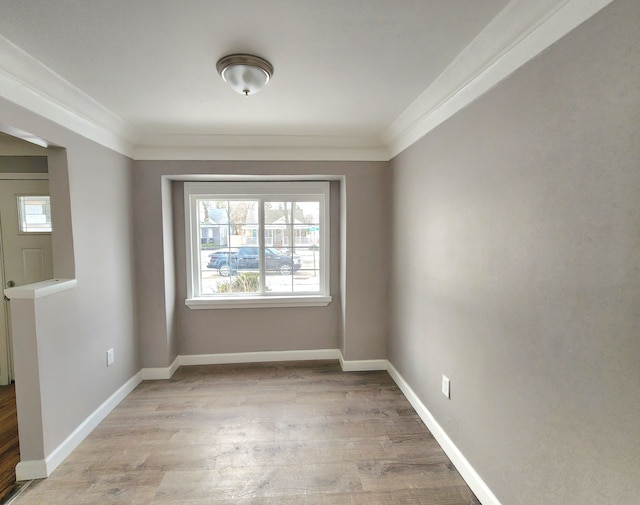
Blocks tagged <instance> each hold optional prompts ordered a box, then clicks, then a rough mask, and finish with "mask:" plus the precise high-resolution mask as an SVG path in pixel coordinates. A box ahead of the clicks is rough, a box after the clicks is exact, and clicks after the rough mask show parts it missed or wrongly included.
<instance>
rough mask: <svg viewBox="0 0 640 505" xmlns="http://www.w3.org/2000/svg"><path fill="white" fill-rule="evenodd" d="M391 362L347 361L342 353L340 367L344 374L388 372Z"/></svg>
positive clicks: (381, 360)
mask: <svg viewBox="0 0 640 505" xmlns="http://www.w3.org/2000/svg"><path fill="white" fill-rule="evenodd" d="M388 364H389V362H388V361H387V360H386V359H363V360H351V361H347V360H345V359H344V357H343V356H342V353H340V367H341V368H342V371H343V372H370V371H375V370H386V369H387V365H388Z"/></svg>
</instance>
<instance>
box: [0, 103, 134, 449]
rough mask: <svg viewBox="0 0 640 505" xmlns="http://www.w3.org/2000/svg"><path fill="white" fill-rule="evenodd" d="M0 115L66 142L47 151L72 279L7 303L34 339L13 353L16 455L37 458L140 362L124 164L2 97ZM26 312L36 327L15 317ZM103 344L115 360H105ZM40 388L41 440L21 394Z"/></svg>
mask: <svg viewBox="0 0 640 505" xmlns="http://www.w3.org/2000/svg"><path fill="white" fill-rule="evenodd" d="M0 117H2V123H3V124H7V125H11V126H13V127H15V128H18V129H20V130H23V131H26V132H29V133H32V134H34V135H37V136H39V137H41V138H44V139H46V140H48V141H50V142H52V143H54V144H56V145H58V146H63V147H64V148H66V150H65V149H62V148H49V149H48V152H47V155H48V157H49V183H50V191H51V202H52V217H53V229H54V232H53V237H52V242H53V248H54V272H55V275H56V276H60V277H68V276H75V277H76V278H77V280H78V286H77V288H75V289H73V290H70V291H65V292H63V293H59V294H56V295H52V296H50V297H46V298H42V299H38V300H36V301H35V303H34V302H33V301H29V300H16V301H13V302H11V304H12V309H14V308H15V309H16V316H15V317H14V318H13V322H14V329H16V330H17V331H16V333H18V334H19V333H20V331H21V329H24V330H25V331H27V332H31V333H36V334H37V335H38V338H39V339H40V341H39V343H38V344H36V343H35V341H33V342H34V345H33V346H32V347H31V348H29V349H21V350H20V355H18V352H16V356H15V358H16V359H15V368H16V379H17V380H16V391H17V395H18V417H19V423H20V425H19V428H20V437H21V451H22V459H23V460H31V459H42V458H43V457H44V456H46V455H47V454H49V452H50V451H51V450H52V449H54V448H55V447H57V446H58V445H59V444H61V443H62V442H63V441H64V440H65V438H66V437H68V436H69V435H70V434H71V432H72V431H73V430H75V429H76V428H77V427H78V425H79V424H80V423H81V422H82V421H84V420H85V419H86V417H87V416H88V415H90V414H91V413H93V412H94V411H95V410H96V409H97V408H98V407H99V406H100V405H101V404H102V403H103V402H104V401H105V400H106V399H107V398H109V396H111V395H112V394H113V393H114V392H115V391H116V390H117V389H118V388H119V387H120V386H122V385H123V384H124V383H125V382H126V381H127V380H129V379H130V378H131V377H133V376H134V375H135V374H136V373H137V372H138V371H139V370H140V366H141V365H140V356H139V349H138V341H137V319H136V297H135V291H134V282H135V275H134V272H133V218H132V215H133V209H132V202H133V197H132V180H131V179H132V162H131V160H129V159H128V158H125V157H123V156H120V155H118V154H115V153H114V152H113V151H110V150H108V149H106V148H103V147H101V146H98V145H97V144H95V143H93V142H90V141H88V140H86V139H84V138H82V137H80V136H78V135H76V134H73V133H71V132H69V131H67V130H65V129H64V128H61V127H59V126H57V125H55V124H53V123H51V122H50V121H47V120H44V119H42V118H41V117H39V116H37V115H35V114H32V113H30V112H27V111H26V110H25V109H22V108H21V107H17V106H15V105H13V104H11V103H9V102H7V101H5V100H4V99H0ZM25 304H32V305H33V309H30V308H28V307H26V306H25ZM31 311H34V313H33V314H31V315H30V316H29V314H30V313H31ZM25 315H27V316H29V317H30V318H31V319H33V320H34V321H35V323H34V324H35V326H34V324H29V323H28V321H26V320H25V321H21V319H24V317H23V316H25ZM22 323H25V324H22ZM32 323H33V321H32ZM14 337H15V335H14ZM36 346H37V347H36ZM110 347H113V348H114V349H115V363H114V365H113V366H112V367H109V368H107V367H106V354H105V353H106V350H107V349H108V348H110ZM17 351H18V350H17ZM33 357H37V364H35V365H34V362H33V359H31V358H33ZM34 367H35V368H34ZM21 377H22V378H25V377H29V378H30V379H33V380H27V379H24V380H20V378H21ZM38 396H39V397H40V401H41V407H42V421H43V423H42V434H41V435H42V436H41V437H40V440H38V437H35V436H31V432H30V430H32V429H33V426H34V425H37V423H34V422H33V421H34V418H33V416H36V417H39V413H38V412H37V411H35V410H32V408H31V407H32V406H30V400H29V399H30V398H37V397H38ZM31 403H33V402H31ZM36 410H37V409H36ZM24 423H27V425H28V426H29V428H25V424H24Z"/></svg>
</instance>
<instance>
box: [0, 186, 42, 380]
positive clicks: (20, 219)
mask: <svg viewBox="0 0 640 505" xmlns="http://www.w3.org/2000/svg"><path fill="white" fill-rule="evenodd" d="M15 175H16V176H17V175H19V174H15ZM24 175H27V174H24ZM7 177H11V176H7V175H4V176H3V178H2V180H0V270H1V273H0V279H1V280H2V283H3V284H2V286H3V288H4V287H13V286H22V285H24V284H31V283H33V282H38V281H43V280H46V279H51V278H52V277H53V260H52V251H51V210H50V208H51V205H50V201H49V181H48V180H47V178H46V177H47V174H29V177H27V178H24V179H9V178H7ZM2 303H3V307H2V309H3V310H2V311H0V385H7V384H9V383H11V382H12V381H13V379H14V373H13V355H12V342H11V319H10V316H9V310H8V303H7V301H6V300H4V297H3V302H2Z"/></svg>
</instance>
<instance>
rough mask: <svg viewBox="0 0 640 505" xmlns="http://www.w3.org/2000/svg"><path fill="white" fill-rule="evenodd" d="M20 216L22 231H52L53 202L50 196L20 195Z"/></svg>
mask: <svg viewBox="0 0 640 505" xmlns="http://www.w3.org/2000/svg"><path fill="white" fill-rule="evenodd" d="M18 216H19V219H20V231H21V232H22V233H48V232H51V202H50V199H49V197H48V196H19V197H18Z"/></svg>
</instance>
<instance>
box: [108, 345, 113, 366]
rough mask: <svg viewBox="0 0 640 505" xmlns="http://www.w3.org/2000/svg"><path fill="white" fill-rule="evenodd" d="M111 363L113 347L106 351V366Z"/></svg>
mask: <svg viewBox="0 0 640 505" xmlns="http://www.w3.org/2000/svg"><path fill="white" fill-rule="evenodd" d="M111 365H113V347H112V348H111V349H109V350H108V351H107V366H111Z"/></svg>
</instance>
